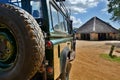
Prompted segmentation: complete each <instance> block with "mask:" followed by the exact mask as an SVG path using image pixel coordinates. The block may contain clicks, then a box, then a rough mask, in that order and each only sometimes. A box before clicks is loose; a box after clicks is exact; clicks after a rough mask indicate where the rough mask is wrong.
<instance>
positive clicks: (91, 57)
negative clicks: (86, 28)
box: [70, 41, 120, 80]
mask: <svg viewBox="0 0 120 80" xmlns="http://www.w3.org/2000/svg"><path fill="white" fill-rule="evenodd" d="M107 42H110V41H77V46H76V59H75V60H74V61H73V62H72V69H71V73H70V80H120V63H118V62H112V61H108V60H105V59H103V58H101V57H100V54H102V53H109V50H110V46H109V45H105V43H107ZM118 49H119V50H120V48H118ZM119 54H120V53H119Z"/></svg>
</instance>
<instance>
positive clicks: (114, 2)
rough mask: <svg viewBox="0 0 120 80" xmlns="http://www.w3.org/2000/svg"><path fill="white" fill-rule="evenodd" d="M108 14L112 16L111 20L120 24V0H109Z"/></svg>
mask: <svg viewBox="0 0 120 80" xmlns="http://www.w3.org/2000/svg"><path fill="white" fill-rule="evenodd" d="M108 2H109V3H108V13H111V14H112V17H111V20H113V21H118V22H120V0H108Z"/></svg>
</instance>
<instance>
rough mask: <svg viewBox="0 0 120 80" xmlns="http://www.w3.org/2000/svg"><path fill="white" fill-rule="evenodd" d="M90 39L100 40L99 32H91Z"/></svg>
mask: <svg viewBox="0 0 120 80" xmlns="http://www.w3.org/2000/svg"><path fill="white" fill-rule="evenodd" d="M90 40H98V34H97V33H94V32H93V33H90Z"/></svg>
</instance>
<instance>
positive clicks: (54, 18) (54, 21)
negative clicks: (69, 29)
mask: <svg viewBox="0 0 120 80" xmlns="http://www.w3.org/2000/svg"><path fill="white" fill-rule="evenodd" d="M51 14H52V18H51V19H52V26H53V29H54V30H59V25H58V23H59V22H58V12H57V10H56V9H55V8H54V7H53V6H51Z"/></svg>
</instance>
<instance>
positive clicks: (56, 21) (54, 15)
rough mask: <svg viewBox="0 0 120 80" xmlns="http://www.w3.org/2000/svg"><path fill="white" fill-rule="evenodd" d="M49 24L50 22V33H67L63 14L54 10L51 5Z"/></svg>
mask: <svg viewBox="0 0 120 80" xmlns="http://www.w3.org/2000/svg"><path fill="white" fill-rule="evenodd" d="M51 19H52V20H51V22H52V28H51V29H53V30H50V31H52V32H56V31H58V32H64V33H67V32H68V31H67V21H66V20H65V17H64V16H63V14H62V13H61V12H60V11H59V10H57V9H55V8H54V7H53V6H52V5H51Z"/></svg>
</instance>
